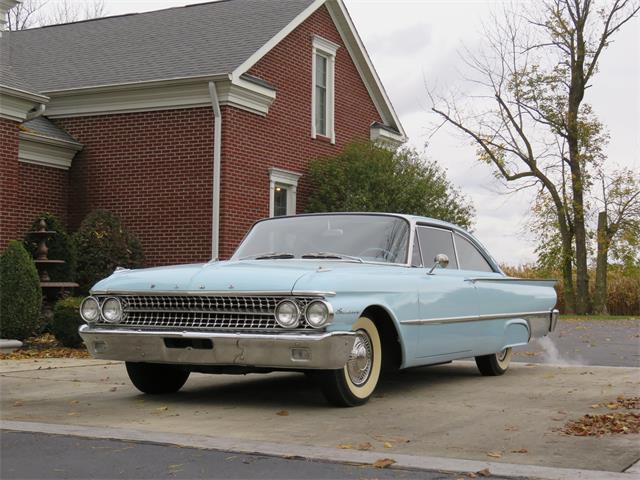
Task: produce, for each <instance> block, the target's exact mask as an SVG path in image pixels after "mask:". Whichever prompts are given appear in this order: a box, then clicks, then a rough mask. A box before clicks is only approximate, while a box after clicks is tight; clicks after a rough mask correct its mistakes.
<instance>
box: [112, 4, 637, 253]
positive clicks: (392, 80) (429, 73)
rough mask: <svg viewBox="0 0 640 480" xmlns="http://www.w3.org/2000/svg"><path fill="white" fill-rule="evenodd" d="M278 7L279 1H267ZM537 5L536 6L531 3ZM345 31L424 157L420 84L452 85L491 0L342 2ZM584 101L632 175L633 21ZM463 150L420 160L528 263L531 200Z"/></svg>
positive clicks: (451, 146) (463, 145) (459, 144)
mask: <svg viewBox="0 0 640 480" xmlns="http://www.w3.org/2000/svg"><path fill="white" fill-rule="evenodd" d="M271 1H286V0H271ZM536 1H537V0H536ZM189 3H199V2H197V1H188V0H105V5H106V9H107V13H108V14H109V15H115V14H122V13H130V12H143V11H148V10H156V9H160V8H167V7H174V6H181V5H185V4H189ZM345 3H346V5H347V8H348V9H349V11H350V13H351V16H352V18H353V21H354V23H355V24H356V27H357V29H358V31H359V33H360V36H361V37H362V39H363V41H364V43H365V45H366V47H367V49H368V51H369V54H370V56H371V57H372V59H373V63H374V65H375V67H376V69H377V71H378V74H379V75H380V77H381V78H382V81H383V83H384V85H385V87H386V89H387V92H388V93H389V96H390V97H391V100H392V102H393V104H394V106H395V108H396V111H397V112H398V114H399V116H400V120H401V121H402V124H403V125H404V127H405V130H406V131H407V133H408V135H409V136H410V142H411V144H412V145H413V146H415V147H416V148H418V149H420V150H424V148H425V144H426V141H427V139H428V133H429V132H430V125H432V123H433V122H434V121H435V120H436V119H434V117H433V115H432V114H430V112H429V108H428V107H429V103H428V101H427V98H426V88H425V82H426V83H427V84H429V85H430V86H433V85H435V86H438V85H440V86H442V85H445V86H449V85H455V83H456V82H457V81H458V80H459V78H460V70H461V68H462V65H461V61H460V57H459V54H458V52H459V51H460V49H461V47H462V46H463V45H467V46H470V47H474V46H476V45H479V44H481V42H482V35H481V24H482V22H483V21H488V13H489V12H490V11H491V10H492V9H493V8H495V7H496V6H498V5H500V2H497V1H495V0H493V1H488V0H440V1H438V0H345ZM586 101H587V102H589V103H591V104H592V105H593V106H594V108H595V111H596V113H597V114H598V115H599V117H600V119H601V120H602V121H603V122H604V123H605V125H606V126H607V128H608V130H609V132H610V135H611V141H610V144H609V147H608V151H607V152H608V156H609V161H610V162H612V163H616V164H617V165H625V166H629V167H632V168H634V169H635V171H640V160H639V158H640V154H639V153H638V152H640V19H638V18H636V19H634V20H633V21H632V22H630V23H628V24H627V25H626V26H625V27H624V28H623V30H622V31H621V32H620V33H619V34H618V35H617V36H616V37H615V41H614V43H613V44H612V45H611V46H610V47H609V49H608V50H607V51H606V53H605V55H604V57H603V58H602V61H601V64H600V73H599V74H598V76H597V77H596V80H595V82H594V86H593V88H591V89H589V91H588V94H587V98H586ZM474 151H475V150H474V148H473V147H472V146H471V145H470V143H469V141H468V140H466V139H464V138H462V137H460V136H459V135H458V134H456V132H454V131H452V130H451V129H446V128H445V129H442V130H440V131H439V132H438V134H437V135H436V136H435V137H433V138H431V139H430V140H429V146H428V148H427V149H426V150H425V152H426V154H427V155H428V156H429V157H430V158H432V159H435V160H437V161H438V162H440V164H441V165H443V166H444V167H445V168H446V169H447V170H448V173H449V178H450V179H451V180H452V182H453V183H454V184H456V185H457V186H459V187H460V188H461V190H462V191H463V193H464V194H465V195H467V196H468V197H469V198H470V199H471V200H472V202H473V204H474V206H475V208H476V212H477V217H476V222H475V233H476V235H477V236H478V237H479V238H480V240H481V241H482V242H484V243H485V244H486V246H487V247H488V248H489V250H490V251H491V252H492V254H493V255H494V256H495V257H496V258H497V259H498V261H500V262H506V263H510V264H519V263H525V262H531V261H533V260H534V259H535V255H534V246H535V238H532V237H531V235H530V234H529V233H528V232H527V229H526V225H525V224H526V220H527V218H528V212H529V209H530V205H531V201H532V198H533V192H521V193H519V194H517V195H504V194H501V192H504V189H503V188H501V186H500V184H499V183H498V182H497V181H496V180H495V179H494V178H493V176H492V174H491V170H490V168H489V167H488V166H485V165H482V164H480V163H479V162H477V161H476V160H475V159H474Z"/></svg>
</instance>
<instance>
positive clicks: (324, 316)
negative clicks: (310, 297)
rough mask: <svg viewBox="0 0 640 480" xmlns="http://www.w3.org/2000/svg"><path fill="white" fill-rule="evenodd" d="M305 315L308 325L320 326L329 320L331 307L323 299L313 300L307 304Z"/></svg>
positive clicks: (331, 314) (330, 318) (331, 313)
mask: <svg viewBox="0 0 640 480" xmlns="http://www.w3.org/2000/svg"><path fill="white" fill-rule="evenodd" d="M305 316H306V318H307V323H308V324H309V325H311V326H312V327H313V328H321V327H324V326H325V325H327V324H328V323H329V322H331V320H332V318H333V308H331V304H329V303H327V302H325V301H324V300H315V301H313V302H311V303H310V304H309V305H307V310H306V312H305Z"/></svg>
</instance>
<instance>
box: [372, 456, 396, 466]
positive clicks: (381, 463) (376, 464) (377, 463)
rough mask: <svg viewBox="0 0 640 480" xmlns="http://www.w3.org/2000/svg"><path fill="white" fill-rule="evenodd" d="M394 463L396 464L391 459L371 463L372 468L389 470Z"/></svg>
mask: <svg viewBox="0 0 640 480" xmlns="http://www.w3.org/2000/svg"><path fill="white" fill-rule="evenodd" d="M394 463H396V461H395V460H393V459H391V458H381V459H380V460H376V461H375V462H373V466H374V467H375V468H389V467H390V466H391V465H393V464H394Z"/></svg>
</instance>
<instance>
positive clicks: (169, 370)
mask: <svg viewBox="0 0 640 480" xmlns="http://www.w3.org/2000/svg"><path fill="white" fill-rule="evenodd" d="M126 366H127V373H128V374H129V379H130V380H131V383H133V385H134V386H135V387H136V388H137V389H138V390H140V391H141V392H142V393H148V394H152V395H155V394H161V393H175V392H177V391H178V390H180V389H181V388H182V386H183V385H184V384H185V382H186V381H187V378H189V373H190V372H189V370H186V369H184V368H181V367H178V366H177V365H165V364H162V363H132V362H126Z"/></svg>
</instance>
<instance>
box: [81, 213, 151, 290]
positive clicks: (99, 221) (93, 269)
mask: <svg viewBox="0 0 640 480" xmlns="http://www.w3.org/2000/svg"><path fill="white" fill-rule="evenodd" d="M73 243H74V246H75V249H76V253H77V255H78V262H77V267H76V281H77V282H78V283H79V284H80V290H81V291H82V292H88V291H89V289H90V288H91V287H92V286H93V285H94V284H95V283H96V282H97V281H99V280H101V279H103V278H105V277H108V276H109V275H111V274H112V273H113V271H114V270H115V269H116V267H125V268H136V267H140V266H142V262H143V255H142V247H141V245H140V242H139V241H138V240H137V239H136V238H135V237H134V236H133V235H132V234H131V233H129V232H128V231H127V230H126V229H125V228H124V226H123V225H122V222H121V221H120V219H119V218H118V217H116V216H115V215H113V214H112V213H110V212H107V211H104V210H96V211H94V212H92V213H90V214H89V215H88V216H87V217H86V218H85V219H84V220H83V221H82V224H81V225H80V229H79V230H78V231H77V232H76V233H75V234H74V236H73Z"/></svg>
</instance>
